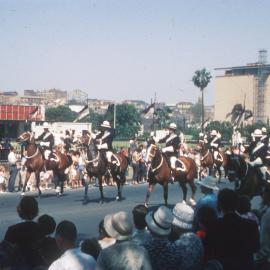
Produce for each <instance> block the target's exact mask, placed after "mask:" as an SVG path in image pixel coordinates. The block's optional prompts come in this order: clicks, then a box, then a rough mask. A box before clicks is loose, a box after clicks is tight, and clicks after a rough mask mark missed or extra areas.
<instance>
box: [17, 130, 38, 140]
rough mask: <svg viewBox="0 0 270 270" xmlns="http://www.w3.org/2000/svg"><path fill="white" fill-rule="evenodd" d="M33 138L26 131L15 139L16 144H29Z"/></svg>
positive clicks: (32, 135) (31, 134)
mask: <svg viewBox="0 0 270 270" xmlns="http://www.w3.org/2000/svg"><path fill="white" fill-rule="evenodd" d="M33 138H34V134H33V133H31V132H29V131H28V132H24V133H23V134H21V135H20V136H19V137H18V138H17V141H18V142H30V141H31V140H32V139H33Z"/></svg>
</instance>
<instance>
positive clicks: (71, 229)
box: [55, 220, 77, 251]
mask: <svg viewBox="0 0 270 270" xmlns="http://www.w3.org/2000/svg"><path fill="white" fill-rule="evenodd" d="M76 239H77V229H76V226H75V225H74V223H72V222H70V221H67V220H64V221H62V222H60V223H59V224H58V226H57V228H56V232H55V240H56V243H57V246H58V247H59V249H60V250H61V251H66V250H68V249H71V248H74V247H75V243H76Z"/></svg>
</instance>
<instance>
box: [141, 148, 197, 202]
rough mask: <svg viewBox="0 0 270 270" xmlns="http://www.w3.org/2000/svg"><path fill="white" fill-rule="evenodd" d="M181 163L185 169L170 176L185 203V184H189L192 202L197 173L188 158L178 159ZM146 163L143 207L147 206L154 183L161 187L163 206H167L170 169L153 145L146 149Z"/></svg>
mask: <svg viewBox="0 0 270 270" xmlns="http://www.w3.org/2000/svg"><path fill="white" fill-rule="evenodd" d="M179 160H181V162H183V164H184V166H185V168H184V170H183V171H180V170H178V169H173V170H172V175H173V176H174V177H175V180H176V181H178V183H179V185H180V186H181V188H182V190H183V200H184V201H186V197H187V187H186V184H187V183H189V185H190V186H191V189H192V199H193V200H194V195H195V191H196V186H195V184H194V178H195V176H196V173H197V168H196V164H195V161H194V160H193V159H191V158H188V157H181V158H179ZM146 163H147V165H148V190H147V194H146V199H145V205H148V202H149V198H150V194H151V192H152V191H153V188H154V186H155V184H156V183H158V184H160V185H162V186H163V196H164V202H165V205H167V204H168V182H169V178H170V177H171V169H170V167H169V164H168V161H167V158H166V156H165V154H163V153H162V152H161V151H159V149H158V148H157V146H156V145H155V144H150V146H149V147H148V149H147V155H146Z"/></svg>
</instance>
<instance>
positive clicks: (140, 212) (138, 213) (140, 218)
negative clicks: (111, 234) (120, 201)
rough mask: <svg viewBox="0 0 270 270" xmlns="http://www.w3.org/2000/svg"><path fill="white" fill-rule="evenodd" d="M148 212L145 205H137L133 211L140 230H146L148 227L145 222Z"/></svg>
mask: <svg viewBox="0 0 270 270" xmlns="http://www.w3.org/2000/svg"><path fill="white" fill-rule="evenodd" d="M147 213H148V210H147V208H146V207H145V206H144V205H143V204H139V205H136V206H135V207H134V208H133V210H132V214H133V222H134V225H135V227H136V229H138V230H144V229H145V227H146V225H147V224H146V222H145V216H146V215H147Z"/></svg>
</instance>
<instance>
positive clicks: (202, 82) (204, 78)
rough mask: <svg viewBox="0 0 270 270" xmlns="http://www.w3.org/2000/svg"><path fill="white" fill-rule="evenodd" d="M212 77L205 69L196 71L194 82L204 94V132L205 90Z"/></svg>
mask: <svg viewBox="0 0 270 270" xmlns="http://www.w3.org/2000/svg"><path fill="white" fill-rule="evenodd" d="M211 78H212V76H211V73H210V72H209V71H207V70H206V69H205V68H203V69H201V70H196V71H195V73H194V75H193V77H192V81H193V83H194V85H195V86H197V87H198V88H199V89H200V91H201V93H202V127H201V128H202V131H203V123H204V89H205V88H206V87H207V85H208V84H209V82H210V80H211Z"/></svg>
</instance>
